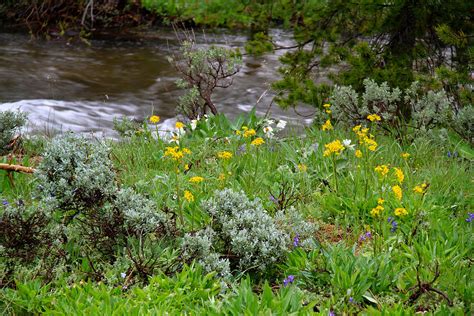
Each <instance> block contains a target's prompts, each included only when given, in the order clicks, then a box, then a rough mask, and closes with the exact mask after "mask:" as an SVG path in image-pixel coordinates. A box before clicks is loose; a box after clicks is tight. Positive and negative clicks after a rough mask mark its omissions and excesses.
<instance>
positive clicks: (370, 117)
mask: <svg viewBox="0 0 474 316" xmlns="http://www.w3.org/2000/svg"><path fill="white" fill-rule="evenodd" d="M367 119H368V120H369V121H371V122H375V121H380V120H382V118H381V117H380V116H378V115H377V114H370V115H368V116H367Z"/></svg>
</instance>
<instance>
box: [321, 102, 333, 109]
mask: <svg viewBox="0 0 474 316" xmlns="http://www.w3.org/2000/svg"><path fill="white" fill-rule="evenodd" d="M323 107H324V108H325V109H329V108H330V107H331V104H329V103H326V104H323Z"/></svg>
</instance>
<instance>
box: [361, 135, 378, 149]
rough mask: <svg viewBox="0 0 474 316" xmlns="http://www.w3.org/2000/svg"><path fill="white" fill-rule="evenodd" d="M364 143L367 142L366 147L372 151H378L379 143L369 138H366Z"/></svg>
mask: <svg viewBox="0 0 474 316" xmlns="http://www.w3.org/2000/svg"><path fill="white" fill-rule="evenodd" d="M364 142H365V146H367V148H368V149H369V150H370V151H375V150H376V149H377V146H378V145H377V142H376V141H375V140H373V139H370V138H368V137H366V138H365V139H364Z"/></svg>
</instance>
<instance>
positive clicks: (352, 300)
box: [349, 296, 354, 304]
mask: <svg viewBox="0 0 474 316" xmlns="http://www.w3.org/2000/svg"><path fill="white" fill-rule="evenodd" d="M349 303H351V304H353V303H354V298H353V297H352V296H351V297H349Z"/></svg>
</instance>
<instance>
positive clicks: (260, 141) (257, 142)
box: [250, 137, 265, 146]
mask: <svg viewBox="0 0 474 316" xmlns="http://www.w3.org/2000/svg"><path fill="white" fill-rule="evenodd" d="M262 144H265V141H264V140H263V138H262V137H257V138H255V139H254V140H253V141H252V142H251V143H250V145H253V146H260V145H262Z"/></svg>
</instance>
